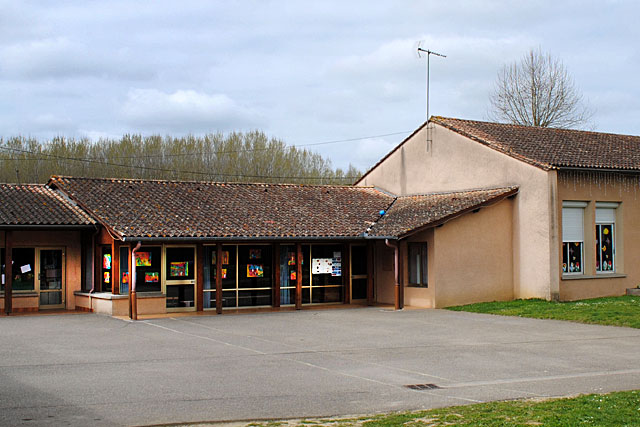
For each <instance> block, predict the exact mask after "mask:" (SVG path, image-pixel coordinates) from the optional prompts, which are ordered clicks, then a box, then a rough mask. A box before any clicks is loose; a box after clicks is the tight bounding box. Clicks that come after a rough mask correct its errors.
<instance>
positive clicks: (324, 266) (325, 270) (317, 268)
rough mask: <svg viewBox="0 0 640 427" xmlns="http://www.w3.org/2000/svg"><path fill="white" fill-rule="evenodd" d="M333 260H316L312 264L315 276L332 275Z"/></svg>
mask: <svg viewBox="0 0 640 427" xmlns="http://www.w3.org/2000/svg"><path fill="white" fill-rule="evenodd" d="M331 265H332V263H331V258H314V259H313V260H312V262H311V271H312V273H313V274H331Z"/></svg>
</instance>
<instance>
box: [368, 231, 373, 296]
mask: <svg viewBox="0 0 640 427" xmlns="http://www.w3.org/2000/svg"><path fill="white" fill-rule="evenodd" d="M373 255H374V252H373V242H367V305H373V274H374V268H373V261H374V256H373Z"/></svg>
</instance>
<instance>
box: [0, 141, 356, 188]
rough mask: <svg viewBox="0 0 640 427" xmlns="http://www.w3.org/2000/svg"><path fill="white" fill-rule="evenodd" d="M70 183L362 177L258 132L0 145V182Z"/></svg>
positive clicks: (313, 180)
mask: <svg viewBox="0 0 640 427" xmlns="http://www.w3.org/2000/svg"><path fill="white" fill-rule="evenodd" d="M54 174H55V175H69V176H75V177H90V178H96V177H108V178H140V179H168V180H202V181H219V182H266V183H299V184H351V183H353V182H354V181H355V180H356V179H357V178H358V177H359V176H360V175H361V172H360V171H359V170H358V169H357V168H355V167H354V166H352V165H349V167H348V168H347V169H346V170H343V169H341V168H333V166H332V163H331V160H329V159H326V158H324V157H323V156H322V155H320V154H318V153H315V152H313V151H310V150H308V149H301V148H298V147H294V146H288V145H286V144H285V143H284V142H283V141H281V140H279V139H276V138H269V137H267V136H266V135H265V134H264V133H263V132H261V131H252V132H233V133H228V134H222V133H214V134H208V135H204V136H183V137H172V136H164V137H162V136H159V135H152V136H141V135H124V136H122V137H121V138H120V139H114V138H101V139H99V140H98V141H91V140H89V139H88V138H79V139H74V138H64V137H56V138H53V139H51V140H49V141H39V140H37V139H34V138H26V137H22V136H18V137H12V138H8V139H0V182H10V183H43V182H46V181H47V180H48V178H49V177H50V176H51V175H54Z"/></svg>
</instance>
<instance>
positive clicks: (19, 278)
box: [11, 248, 36, 291]
mask: <svg viewBox="0 0 640 427" xmlns="http://www.w3.org/2000/svg"><path fill="white" fill-rule="evenodd" d="M11 255H12V257H13V258H12V260H13V266H12V268H11V276H12V277H13V281H12V282H11V289H13V290H14V291H33V290H35V273H34V269H35V259H36V251H35V249H34V248H13V250H12V251H11Z"/></svg>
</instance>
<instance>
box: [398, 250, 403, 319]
mask: <svg viewBox="0 0 640 427" xmlns="http://www.w3.org/2000/svg"><path fill="white" fill-rule="evenodd" d="M398 285H399V289H398V292H399V295H398V304H399V305H398V309H399V310H402V309H403V308H404V251H403V250H402V243H401V242H400V241H398Z"/></svg>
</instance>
